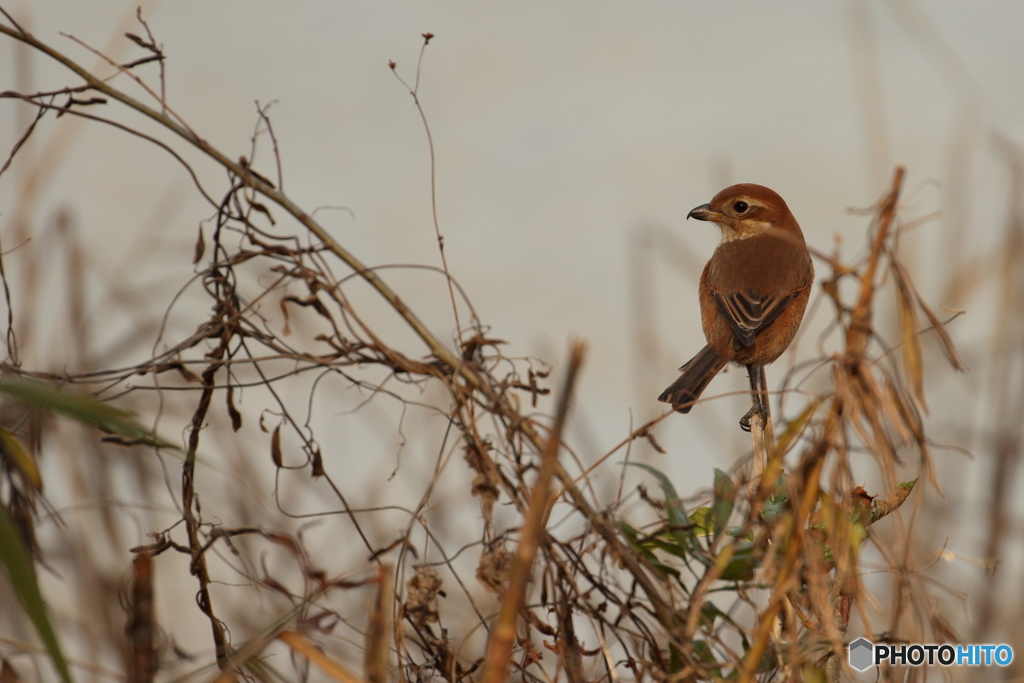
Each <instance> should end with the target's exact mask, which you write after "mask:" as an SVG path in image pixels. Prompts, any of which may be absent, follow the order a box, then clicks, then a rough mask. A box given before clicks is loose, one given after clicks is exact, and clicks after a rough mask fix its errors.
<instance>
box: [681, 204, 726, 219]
mask: <svg viewBox="0 0 1024 683" xmlns="http://www.w3.org/2000/svg"><path fill="white" fill-rule="evenodd" d="M721 216H722V214H720V213H718V212H717V211H712V210H711V205H710V204H701V205H700V206H698V207H696V208H694V209H693V210H692V211H690V213H688V214H686V217H687V218H696V219H697V220H699V221H716V220H718V219H719V218H721Z"/></svg>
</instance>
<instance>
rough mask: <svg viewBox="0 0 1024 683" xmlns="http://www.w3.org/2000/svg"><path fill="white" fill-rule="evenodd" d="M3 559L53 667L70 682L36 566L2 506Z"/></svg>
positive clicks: (0, 543)
mask: <svg viewBox="0 0 1024 683" xmlns="http://www.w3.org/2000/svg"><path fill="white" fill-rule="evenodd" d="M0 562H2V563H3V565H4V568H5V569H6V570H7V576H8V578H10V580H11V586H12V587H13V588H14V594H15V595H17V596H18V600H19V601H20V602H21V606H22V607H23V608H24V610H25V614H27V615H28V618H29V619H30V620H31V621H32V625H33V626H35V629H36V633H38V634H39V639H40V640H42V641H43V645H44V646H45V647H46V651H47V653H48V654H49V655H50V660H51V661H52V662H53V666H54V668H56V669H57V673H58V674H59V675H60V678H61V680H62V681H64V683H71V671H70V670H68V664H67V661H66V660H65V659H64V655H63V653H62V652H61V649H60V644H59V643H58V642H57V634H56V633H55V632H54V630H53V627H52V626H51V625H50V619H49V617H48V616H47V615H46V603H44V602H43V596H42V593H40V592H39V584H38V583H36V573H35V569H34V568H33V567H32V561H31V560H30V559H29V555H28V552H26V550H25V544H24V543H22V540H21V536H20V535H19V534H18V530H17V529H16V528H15V526H14V524H13V522H12V521H11V517H10V515H9V514H8V512H7V508H6V507H4V506H3V505H0Z"/></svg>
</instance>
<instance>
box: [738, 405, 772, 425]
mask: <svg viewBox="0 0 1024 683" xmlns="http://www.w3.org/2000/svg"><path fill="white" fill-rule="evenodd" d="M754 415H759V416H760V417H761V426H762V427H763V426H764V425H766V424H768V409H767V408H765V407H764V406H763V405H761V403H760V401H759V402H758V404H757V405H755V406H751V408H750V410H748V411H747V414H746V415H744V416H743V417H741V418H740V429H742V430H743V431H745V432H749V431H750V418H752V417H754Z"/></svg>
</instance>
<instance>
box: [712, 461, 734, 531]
mask: <svg viewBox="0 0 1024 683" xmlns="http://www.w3.org/2000/svg"><path fill="white" fill-rule="evenodd" d="M714 491H715V501H714V502H713V503H712V504H711V513H710V517H711V522H712V523H711V524H709V525H708V526H709V527H711V528H712V529H713V530H714V532H715V538H718V537H719V536H720V535H721V534H722V532H723V531H725V527H726V525H727V524H728V523H729V517H730V516H731V515H732V508H733V505H734V503H735V500H736V485H735V484H733V482H732V479H730V478H729V475H728V474H726V473H725V472H723V471H722V470H720V469H715V487H714Z"/></svg>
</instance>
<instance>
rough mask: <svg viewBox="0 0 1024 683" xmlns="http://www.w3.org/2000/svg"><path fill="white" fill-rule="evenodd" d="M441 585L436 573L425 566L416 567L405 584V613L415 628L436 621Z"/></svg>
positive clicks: (441, 582) (441, 581)
mask: <svg viewBox="0 0 1024 683" xmlns="http://www.w3.org/2000/svg"><path fill="white" fill-rule="evenodd" d="M443 583H444V581H443V580H442V579H441V577H440V576H438V575H437V572H436V571H435V570H434V569H432V568H430V567H427V566H425V565H421V566H419V567H417V568H416V573H415V574H413V575H412V578H410V579H409V580H408V581H407V582H406V584H405V592H406V598H405V613H406V615H408V616H409V618H411V619H412V620H413V623H415V624H416V625H417V626H422V625H423V624H426V623H432V622H436V621H437V620H438V613H437V596H438V595H439V594H440V593H441V586H442V585H443Z"/></svg>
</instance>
